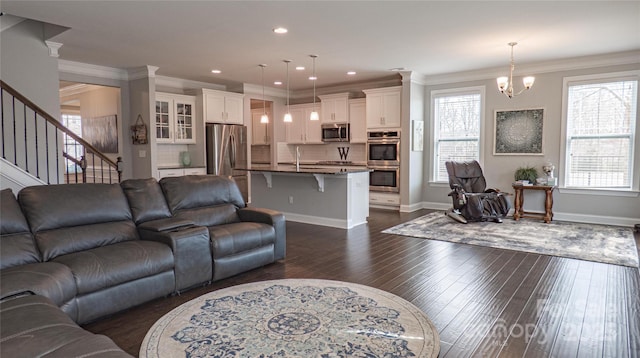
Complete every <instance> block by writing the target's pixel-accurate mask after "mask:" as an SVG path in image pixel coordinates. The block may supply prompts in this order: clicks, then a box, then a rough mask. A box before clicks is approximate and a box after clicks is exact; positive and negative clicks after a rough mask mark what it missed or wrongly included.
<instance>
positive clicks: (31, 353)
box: [0, 295, 131, 358]
mask: <svg viewBox="0 0 640 358" xmlns="http://www.w3.org/2000/svg"><path fill="white" fill-rule="evenodd" d="M0 316H1V317H2V325H0V337H1V338H0V356H2V357H46V358H53V357H90V356H100V357H114V358H115V357H131V356H130V355H128V354H126V353H125V352H124V351H122V350H121V349H120V348H119V347H118V346H117V345H116V344H115V343H113V341H112V340H111V339H109V338H108V337H105V336H102V335H96V334H93V333H91V332H88V331H85V330H84V329H82V328H80V327H79V326H78V325H76V324H75V323H74V322H73V321H72V320H71V319H70V318H69V317H68V316H67V315H66V314H65V313H64V312H62V311H61V310H60V309H58V308H57V307H56V306H55V305H54V304H53V303H52V302H51V301H49V300H48V299H46V298H45V297H42V296H35V295H32V296H24V297H19V298H15V299H12V300H8V301H3V302H0Z"/></svg>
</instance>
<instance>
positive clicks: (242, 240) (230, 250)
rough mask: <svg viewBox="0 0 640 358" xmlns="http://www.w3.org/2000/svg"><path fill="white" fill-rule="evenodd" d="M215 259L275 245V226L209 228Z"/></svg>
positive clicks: (247, 224) (257, 224) (228, 225)
mask: <svg viewBox="0 0 640 358" xmlns="http://www.w3.org/2000/svg"><path fill="white" fill-rule="evenodd" d="M209 237H210V240H211V253H212V255H213V259H214V261H215V259H218V258H222V257H225V256H231V255H235V254H238V253H241V252H244V251H249V250H253V249H255V248H258V247H263V246H268V245H271V246H273V244H274V243H275V237H276V234H275V230H274V228H273V226H270V225H267V224H260V223H251V222H243V223H235V224H227V225H218V226H213V227H210V228H209Z"/></svg>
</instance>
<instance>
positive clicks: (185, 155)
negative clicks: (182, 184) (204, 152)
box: [180, 152, 191, 167]
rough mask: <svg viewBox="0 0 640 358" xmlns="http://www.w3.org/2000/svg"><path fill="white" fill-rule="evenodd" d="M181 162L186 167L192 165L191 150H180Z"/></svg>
mask: <svg viewBox="0 0 640 358" xmlns="http://www.w3.org/2000/svg"><path fill="white" fill-rule="evenodd" d="M180 163H182V165H183V166H185V167H189V166H191V154H190V153H189V152H180Z"/></svg>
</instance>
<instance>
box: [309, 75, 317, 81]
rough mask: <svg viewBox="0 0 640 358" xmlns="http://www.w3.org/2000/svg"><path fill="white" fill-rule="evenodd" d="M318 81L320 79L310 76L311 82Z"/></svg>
mask: <svg viewBox="0 0 640 358" xmlns="http://www.w3.org/2000/svg"><path fill="white" fill-rule="evenodd" d="M317 79H318V77H316V76H309V80H311V81H315V80H317Z"/></svg>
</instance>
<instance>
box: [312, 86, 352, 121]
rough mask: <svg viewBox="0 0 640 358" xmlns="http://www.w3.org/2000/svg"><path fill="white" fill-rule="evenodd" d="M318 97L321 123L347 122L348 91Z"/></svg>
mask: <svg viewBox="0 0 640 358" xmlns="http://www.w3.org/2000/svg"><path fill="white" fill-rule="evenodd" d="M318 97H319V98H320V108H321V113H320V120H321V121H322V123H347V122H349V93H336V94H329V95H323V96H318Z"/></svg>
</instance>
